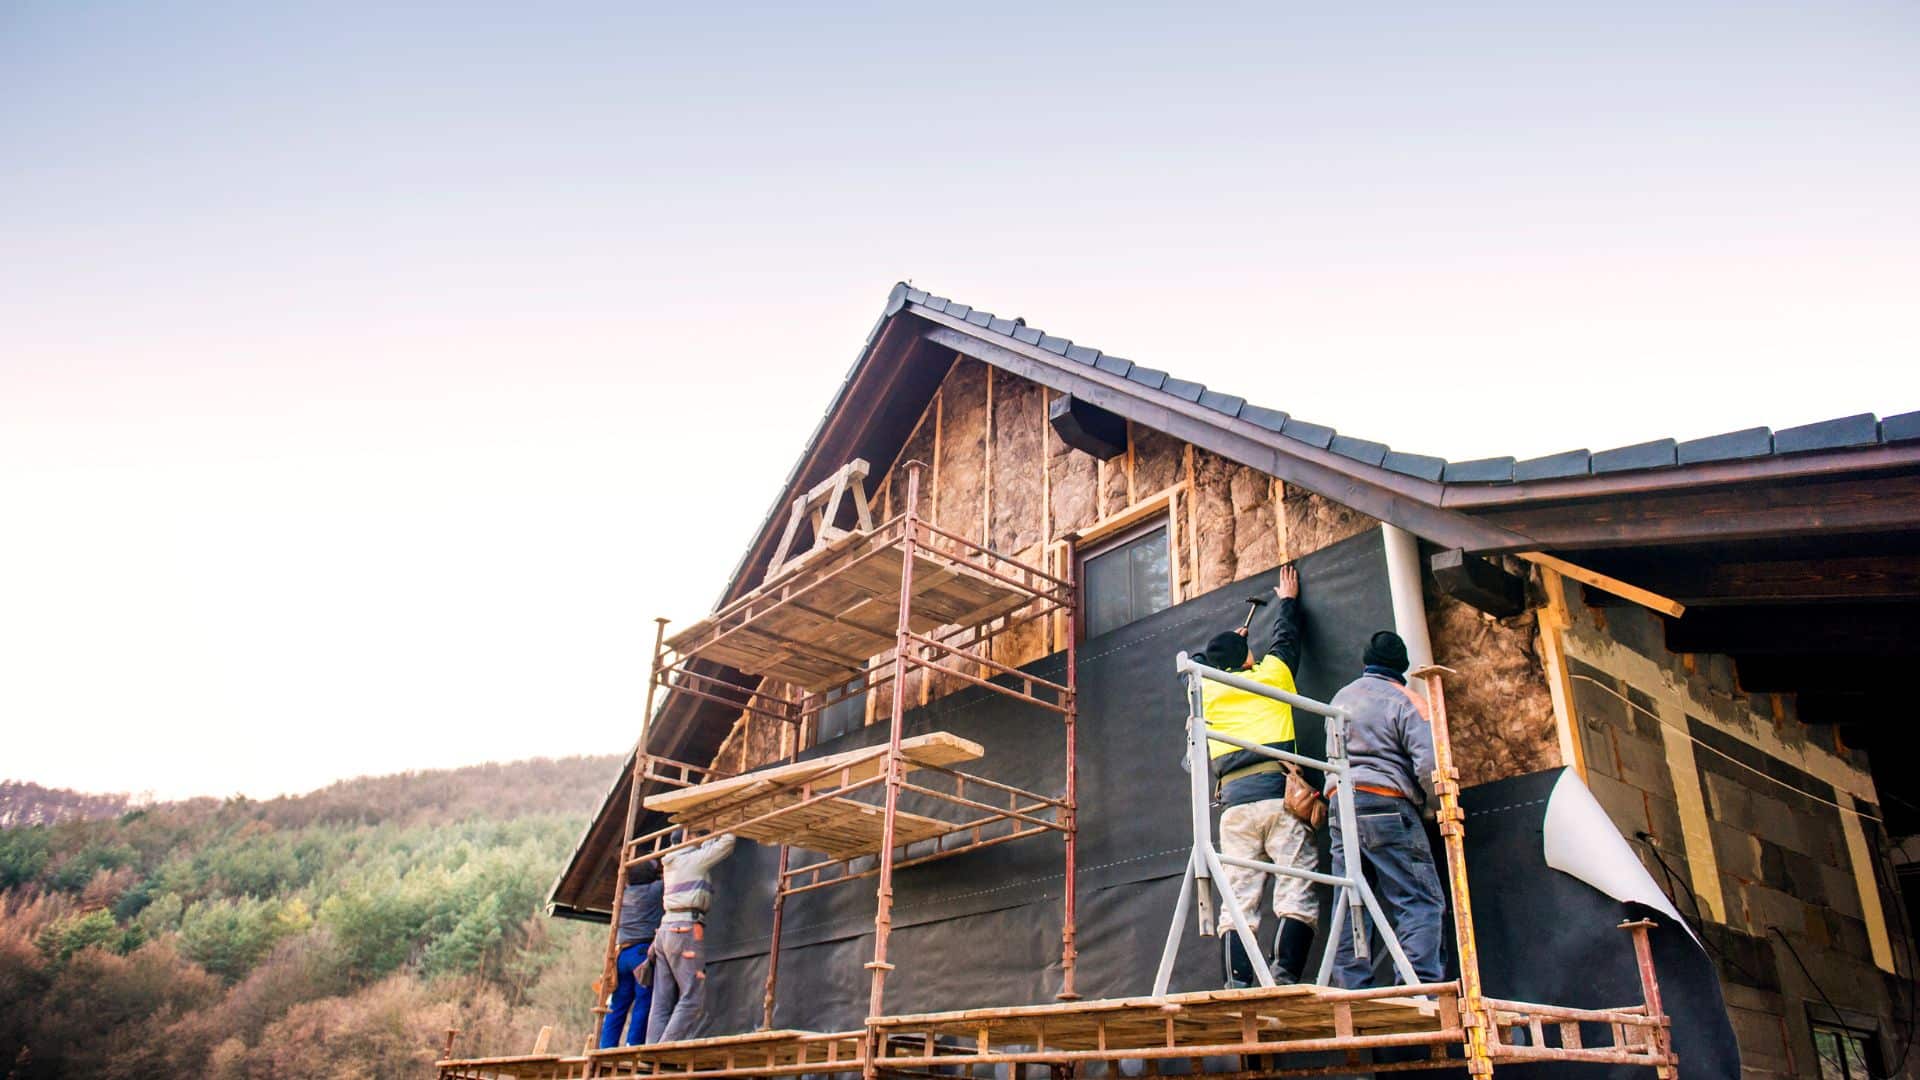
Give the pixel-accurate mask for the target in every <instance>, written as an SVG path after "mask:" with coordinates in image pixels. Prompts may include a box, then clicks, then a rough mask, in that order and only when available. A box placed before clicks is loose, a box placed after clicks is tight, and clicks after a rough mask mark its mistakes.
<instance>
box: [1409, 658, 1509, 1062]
mask: <svg viewBox="0 0 1920 1080" xmlns="http://www.w3.org/2000/svg"><path fill="white" fill-rule="evenodd" d="M1412 674H1413V676H1414V678H1417V679H1419V680H1421V681H1422V682H1423V683H1425V684H1426V687H1427V709H1428V713H1429V715H1428V717H1427V719H1428V722H1429V723H1430V724H1431V725H1432V727H1433V764H1434V768H1433V790H1434V794H1435V795H1437V796H1439V799H1440V812H1439V814H1438V815H1437V816H1438V818H1439V824H1440V840H1441V843H1442V844H1443V846H1444V847H1445V848H1446V860H1447V883H1448V885H1449V886H1450V889H1451V891H1452V893H1453V933H1454V941H1455V944H1456V946H1457V948H1458V950H1459V960H1460V1023H1461V1026H1462V1027H1464V1028H1466V1032H1467V1040H1466V1056H1467V1073H1468V1074H1469V1075H1471V1076H1491V1075H1492V1074H1493V1058H1492V1055H1491V1052H1490V1050H1489V1048H1488V1034H1489V1032H1490V1030H1491V1024H1492V1017H1491V1014H1490V1013H1489V1012H1488V1011H1487V999H1486V994H1485V993H1484V992H1483V990H1482V989H1481V985H1480V946H1479V943H1478V940H1477V939H1476V938H1475V937H1474V933H1473V897H1472V895H1471V892H1470V890H1469V889H1468V886H1467V829H1466V820H1467V815H1466V811H1464V810H1462V809H1460V770H1459V769H1457V768H1455V767H1454V764H1453V739H1452V737H1451V735H1450V734H1449V732H1448V729H1447V697H1446V692H1445V691H1444V690H1443V689H1442V688H1441V686H1440V677H1441V676H1442V675H1446V674H1451V671H1450V669H1448V668H1443V667H1440V666H1438V665H1430V666H1428V667H1423V668H1420V669H1418V670H1417V671H1414V672H1413V673H1412Z"/></svg>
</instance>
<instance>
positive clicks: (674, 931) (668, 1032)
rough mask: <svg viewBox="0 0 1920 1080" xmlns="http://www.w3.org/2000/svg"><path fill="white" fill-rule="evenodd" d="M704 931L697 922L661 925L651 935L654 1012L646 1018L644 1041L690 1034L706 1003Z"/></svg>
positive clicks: (662, 1039)
mask: <svg viewBox="0 0 1920 1080" xmlns="http://www.w3.org/2000/svg"><path fill="white" fill-rule="evenodd" d="M706 938H707V933H706V927H704V926H702V925H700V924H699V923H681V924H679V925H677V926H662V927H661V928H660V932H659V933H658V934H656V935H654V939H653V953H652V955H651V957H650V960H651V963H652V967H653V1014H652V1015H651V1016H649V1017H648V1018H647V1042H649V1043H661V1042H679V1041H680V1040H682V1039H690V1038H692V1037H693V1032H694V1029H695V1028H698V1027H699V1026H700V1021H701V1020H702V1019H703V1018H704V1016H705V1012H706V1004H707V942H706Z"/></svg>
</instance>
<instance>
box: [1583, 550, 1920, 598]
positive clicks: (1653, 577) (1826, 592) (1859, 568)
mask: <svg viewBox="0 0 1920 1080" xmlns="http://www.w3.org/2000/svg"><path fill="white" fill-rule="evenodd" d="M1601 565H1603V566H1605V567H1606V569H1607V570H1608V571H1610V572H1612V573H1615V574H1618V575H1620V576H1622V577H1627V578H1631V579H1632V580H1634V581H1636V582H1638V583H1639V584H1640V585H1641V587H1643V588H1647V589H1652V590H1653V591H1655V592H1659V593H1664V594H1666V595H1669V596H1672V597H1674V598H1676V599H1678V600H1680V601H1681V602H1682V603H1685V604H1687V605H1688V606H1689V607H1692V606H1696V605H1699V606H1704V605H1711V604H1723V605H1724V604H1753V603H1779V602H1793V601H1808V600H1920V554H1884V555H1836V556H1833V557H1824V556H1808V557H1803V558H1781V559H1743V560H1737V561H1719V560H1717V559H1715V558H1713V557H1712V555H1711V554H1708V553H1702V554H1701V555H1699V556H1691V555H1689V556H1686V557H1677V558H1676V557H1670V556H1669V557H1661V558H1649V557H1642V556H1640V555H1639V554H1637V553H1636V554H1635V555H1634V556H1632V557H1630V558H1622V559H1617V560H1615V559H1606V560H1602V561H1601Z"/></svg>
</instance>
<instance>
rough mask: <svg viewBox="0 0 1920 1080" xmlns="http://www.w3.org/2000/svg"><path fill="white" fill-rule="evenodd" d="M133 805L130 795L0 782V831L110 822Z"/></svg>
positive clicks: (17, 781)
mask: <svg viewBox="0 0 1920 1080" xmlns="http://www.w3.org/2000/svg"><path fill="white" fill-rule="evenodd" d="M133 802H134V800H133V797H132V796H131V795H86V794H82V793H81V792H78V791H69V790H67V789H66V788H50V787H41V786H40V785H39V784H30V783H27V782H25V781H22V780H0V829H11V828H14V827H15V826H19V825H52V824H54V823H56V822H61V821H91V820H93V819H95V818H109V817H113V816H115V815H117V814H121V813H124V812H126V810H127V808H128V807H129V806H131V805H132V804H133Z"/></svg>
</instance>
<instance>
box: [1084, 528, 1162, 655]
mask: <svg viewBox="0 0 1920 1080" xmlns="http://www.w3.org/2000/svg"><path fill="white" fill-rule="evenodd" d="M1164 520H1165V519H1164V518H1162V521H1164ZM1080 581H1081V584H1082V595H1083V596H1084V601H1083V607H1084V610H1085V613H1086V614H1085V620H1086V624H1085V625H1086V636H1087V637H1090V638H1092V637H1099V636H1100V635H1101V634H1104V633H1106V632H1107V631H1109V630H1117V629H1119V628H1120V627H1122V626H1125V625H1127V624H1128V623H1130V622H1134V621H1136V620H1139V619H1144V618H1146V617H1147V616H1149V615H1151V614H1153V613H1154V612H1156V611H1165V610H1166V609H1167V608H1169V607H1171V606H1172V605H1173V590H1172V589H1171V588H1170V586H1169V582H1168V576H1167V527H1166V525H1164V524H1160V525H1147V526H1145V527H1143V528H1139V529H1135V530H1133V531H1131V532H1127V533H1122V534H1121V535H1120V536H1118V537H1116V538H1115V539H1113V540H1111V541H1109V542H1107V543H1105V544H1103V545H1101V546H1100V547H1098V548H1096V549H1094V550H1093V551H1091V552H1089V553H1088V554H1087V555H1086V556H1085V557H1084V558H1082V559H1081V561H1080Z"/></svg>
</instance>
